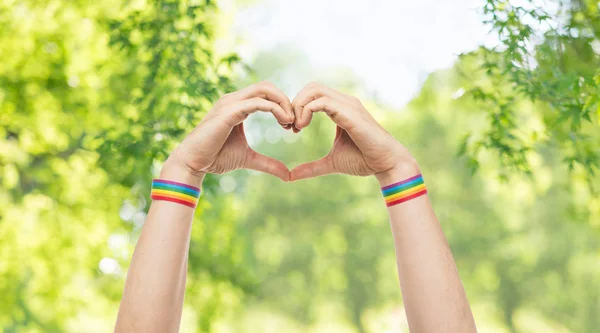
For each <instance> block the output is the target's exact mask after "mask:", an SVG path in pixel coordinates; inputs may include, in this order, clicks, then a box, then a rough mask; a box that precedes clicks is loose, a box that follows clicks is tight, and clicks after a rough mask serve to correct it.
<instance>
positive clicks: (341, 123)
mask: <svg viewBox="0 0 600 333" xmlns="http://www.w3.org/2000/svg"><path fill="white" fill-rule="evenodd" d="M292 106H293V108H294V114H295V117H296V119H295V122H294V127H295V129H294V131H296V132H298V131H300V130H301V129H303V128H305V127H306V126H308V125H309V124H310V122H311V120H312V114H313V112H319V111H323V112H325V113H326V114H327V115H328V116H329V117H330V118H331V120H333V122H335V123H336V124H337V130H336V135H335V140H334V142H333V148H332V149H331V151H330V152H329V154H327V156H325V157H323V158H322V159H320V160H317V161H313V162H310V163H305V164H302V165H299V166H298V167H296V168H294V169H293V170H292V171H291V180H299V179H304V178H312V177H317V176H322V175H327V174H331V173H344V174H349V175H354V176H369V175H375V176H376V177H377V178H378V180H379V181H380V183H382V185H388V184H389V183H392V182H396V181H399V180H402V179H400V178H402V177H405V176H406V177H410V176H414V175H415V174H418V173H419V171H418V167H417V165H416V162H415V161H414V159H413V158H412V157H411V155H410V154H409V152H408V150H407V149H406V148H405V147H404V146H403V145H402V144H400V143H399V142H398V141H397V140H396V139H394V137H393V136H392V135H391V134H389V133H388V132H387V131H386V130H385V129H384V128H383V127H382V126H381V125H380V124H379V123H378V122H377V121H376V120H375V119H374V118H373V117H372V116H371V114H369V112H368V111H367V110H366V109H365V108H364V106H363V105H362V104H361V102H360V101H359V100H358V99H357V98H356V97H353V96H349V95H345V94H342V93H340V92H338V91H336V90H333V89H331V88H328V87H325V86H323V85H320V84H317V83H311V84H309V85H307V86H306V87H305V88H304V89H302V91H300V93H298V95H297V96H296V98H294V101H293V102H292ZM384 183H385V184H384Z"/></svg>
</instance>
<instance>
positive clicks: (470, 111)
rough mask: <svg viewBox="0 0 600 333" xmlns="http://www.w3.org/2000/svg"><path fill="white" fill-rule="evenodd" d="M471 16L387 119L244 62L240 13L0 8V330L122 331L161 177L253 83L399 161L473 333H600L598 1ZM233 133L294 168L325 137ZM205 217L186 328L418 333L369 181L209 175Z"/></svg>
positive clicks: (262, 63) (295, 60)
mask: <svg viewBox="0 0 600 333" xmlns="http://www.w3.org/2000/svg"><path fill="white" fill-rule="evenodd" d="M343 4H344V2H341V1H340V2H339V6H343ZM477 4H478V7H477V13H478V15H479V17H480V19H481V21H482V22H485V27H486V29H491V31H490V35H491V36H494V41H495V42H494V43H493V45H486V46H481V47H479V48H476V49H473V50H471V51H468V52H464V53H461V54H460V55H459V56H458V57H456V58H455V59H454V60H453V61H454V64H453V65H452V66H450V67H449V68H447V69H443V70H436V71H434V72H432V73H429V75H428V76H427V77H426V80H424V81H423V82H422V85H421V87H420V91H419V92H418V93H417V94H416V95H415V96H414V97H413V98H412V99H411V100H410V102H408V103H405V104H406V105H405V106H403V107H396V106H392V105H389V103H386V102H385V101H382V100H380V99H379V98H378V97H377V95H376V94H373V93H372V91H370V90H369V89H367V88H365V87H366V85H365V83H364V82H363V80H362V79H361V76H360V75H357V74H356V73H355V72H354V71H353V69H352V68H349V67H348V66H344V65H343V64H340V65H339V66H329V67H326V68H323V67H317V66H314V65H313V64H312V63H311V62H310V61H309V60H308V57H306V56H305V55H303V51H302V50H301V49H300V48H298V47H297V46H296V45H295V44H294V43H287V44H281V43H280V44H277V45H273V46H272V47H270V48H267V49H261V50H260V51H259V52H258V53H257V54H256V55H255V56H253V57H242V56H240V55H239V52H237V51H235V50H234V49H233V48H230V47H229V46H228V45H231V44H232V43H233V44H235V43H236V38H237V37H235V36H236V35H235V33H234V31H233V30H234V29H233V28H232V27H233V25H234V23H233V22H234V21H235V15H234V13H235V12H236V11H239V10H240V8H243V9H248V8H260V7H261V6H262V2H261V1H228V2H225V1H222V2H214V1H211V0H196V1H194V0H178V1H176V0H154V1H151V0H139V1H129V0H105V1H83V0H71V1H61V0H43V1H41V0H21V1H16V0H3V1H2V2H1V3H0V330H1V331H3V332H7V333H8V332H31V333H33V332H108V331H111V330H112V327H113V325H114V321H115V317H116V312H117V308H118V304H119V300H120V297H121V292H122V288H123V285H124V279H125V275H126V272H127V267H128V265H129V260H130V257H131V254H132V251H133V248H134V246H135V243H136V240H137V237H138V235H139V232H140V228H141V226H142V225H143V223H144V218H145V212H146V210H147V208H148V205H149V198H148V194H149V184H150V180H151V179H152V177H153V176H156V175H157V173H158V171H159V170H160V166H161V163H162V162H163V161H164V160H165V158H166V157H167V156H168V154H169V152H170V151H171V150H172V149H173V148H174V147H175V146H176V144H177V143H178V142H179V141H180V140H181V139H182V138H183V137H184V136H185V134H186V133H187V132H189V131H190V130H191V129H192V128H193V127H194V125H195V124H196V123H198V121H199V120H200V119H201V118H202V116H203V115H204V114H205V113H206V111H207V110H209V109H210V107H211V103H212V102H214V101H215V100H216V99H218V97H219V96H220V95H221V94H222V93H224V92H228V91H231V90H234V89H236V88H237V87H241V86H245V85H247V84H251V83H253V82H256V81H258V80H265V79H266V80H270V81H272V82H273V83H275V84H276V85H278V86H280V87H282V88H283V89H284V90H285V91H286V92H287V93H288V94H289V95H290V98H293V96H294V95H295V93H296V92H297V91H299V89H300V88H301V87H302V85H304V84H306V83H308V82H310V81H313V80H317V81H320V82H323V83H325V84H328V85H330V86H332V87H334V88H337V89H340V90H342V91H344V92H346V93H350V94H354V95H357V96H359V97H360V98H361V99H362V100H363V102H364V104H365V106H367V108H368V109H369V110H370V111H371V112H372V113H373V114H374V116H375V117H376V118H377V119H378V120H379V121H380V122H381V123H382V124H383V125H384V127H386V128H387V129H388V130H389V131H390V132H391V133H392V134H393V135H394V136H396V138H397V139H398V140H400V141H401V142H403V143H404V144H405V145H406V146H407V147H409V149H410V150H411V151H412V153H413V154H414V155H415V156H416V158H417V160H418V161H419V162H420V165H421V167H422V170H423V174H424V176H425V178H426V180H427V183H428V188H429V191H430V197H431V199H432V201H433V203H434V206H435V210H436V212H437V214H438V216H439V218H440V221H441V223H442V225H443V228H444V231H445V233H446V235H447V237H448V240H449V242H450V245H451V247H452V251H453V253H454V256H455V258H456V261H457V264H458V266H459V271H460V274H461V278H462V280H463V282H464V285H465V288H466V291H467V294H468V297H469V299H470V301H471V304H472V306H473V310H474V314H475V317H476V321H477V324H478V327H479V331H480V332H511V333H512V332H522V333H525V332H600V242H599V240H600V196H599V194H598V187H599V185H600V182H599V180H600V179H599V177H598V174H597V172H598V166H599V163H600V160H599V154H600V150H599V148H598V147H599V143H600V126H599V121H600V72H598V68H600V67H599V65H600V39H599V38H600V16H599V13H598V11H599V3H598V1H595V0H572V1H545V2H542V1H529V0H523V1H514V2H512V1H499V0H486V1H477ZM325 9H327V8H315V9H314V10H315V11H317V10H325ZM400 17H401V16H400ZM259 19H266V18H259ZM303 22H304V23H307V22H310V21H303V20H301V19H299V20H298V22H290V24H302V23H303ZM308 24H310V23H308ZM408 33H410V34H417V36H418V35H419V30H415V31H404V32H398V34H408ZM232 36H233V37H232ZM267 38H268V36H267ZM222 41H228V42H222ZM390 42H392V43H393V42H394V41H390ZM332 47H334V43H333V42H332ZM356 47H357V48H360V47H361V45H357V46H356ZM401 47H404V46H401ZM406 47H410V45H407V46H406ZM373 53H374V54H376V53H377V52H376V51H375V50H374V51H373ZM372 61H373V62H376V61H377V59H376V57H375V56H374V57H373V59H372ZM399 65H400V64H399ZM403 66H408V67H410V64H408V65H407V64H404V65H403ZM246 132H247V133H248V136H249V141H250V142H251V144H252V146H253V147H255V148H256V149H257V150H258V151H260V152H263V153H265V154H268V155H270V156H273V157H276V158H279V159H281V160H282V161H284V163H286V164H287V165H288V166H289V167H290V168H291V167H293V166H295V165H297V164H299V163H302V162H305V161H309V160H312V159H316V158H319V157H321V156H323V155H325V154H326V153H327V151H328V150H329V148H330V145H331V141H332V140H333V136H334V126H333V124H332V123H331V121H329V119H327V118H326V117H325V116H322V115H317V116H316V117H315V120H314V121H313V123H312V125H311V126H310V127H309V128H308V129H307V130H305V131H303V132H302V133H301V134H299V135H294V134H292V133H290V132H285V131H283V130H281V129H279V128H278V127H277V124H276V122H275V121H274V120H273V119H272V118H271V117H268V116H264V115H255V116H252V117H251V118H250V119H249V120H248V123H247V125H246ZM195 219H196V220H195V222H194V227H193V231H192V241H191V247H190V257H189V258H190V263H189V275H188V284H187V292H186V298H185V302H186V305H185V308H184V315H183V324H182V329H181V331H182V332H333V333H336V332H359V333H363V332H407V331H408V328H407V323H406V319H405V316H404V311H403V307H402V299H401V295H400V291H399V285H398V281H397V274H396V267H395V261H394V251H393V243H392V238H391V235H390V230H389V226H388V222H387V214H386V210H385V207H384V205H383V201H382V198H381V196H380V194H379V191H378V186H377V183H376V182H375V180H374V179H366V178H365V179H363V178H354V177H347V176H339V175H333V176H327V177H322V178H319V179H313V180H306V181H302V182H298V183H291V184H284V183H282V182H280V181H278V180H277V179H275V178H274V177H269V176H266V175H262V174H257V173H254V172H247V171H237V172H234V173H232V174H228V175H224V176H219V177H213V176H211V177H209V178H208V179H207V180H206V181H205V184H204V194H203V197H202V200H201V203H200V205H199V209H198V210H197V213H196V217H195ZM433 315H435V314H433Z"/></svg>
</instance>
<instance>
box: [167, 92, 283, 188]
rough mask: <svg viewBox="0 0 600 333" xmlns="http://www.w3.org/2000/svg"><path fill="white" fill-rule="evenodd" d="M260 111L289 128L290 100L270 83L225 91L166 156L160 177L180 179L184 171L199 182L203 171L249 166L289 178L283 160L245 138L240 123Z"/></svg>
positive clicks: (224, 170) (245, 167)
mask: <svg viewBox="0 0 600 333" xmlns="http://www.w3.org/2000/svg"><path fill="white" fill-rule="evenodd" d="M261 110H262V111H267V112H271V113H272V114H273V115H274V116H275V119H277V121H278V122H279V124H280V125H281V126H282V127H284V128H285V129H290V128H291V127H292V124H293V122H294V113H293V111H292V107H291V104H290V101H289V99H288V98H287V96H286V95H285V94H284V93H283V92H281V91H280V90H279V89H278V88H277V87H275V86H274V85H273V84H271V83H268V82H261V83H257V84H254V85H252V86H249V87H247V88H244V89H242V90H239V91H236V92H233V93H230V94H226V95H224V96H223V97H221V99H219V101H217V103H216V104H215V105H214V107H213V108H212V110H210V111H209V112H208V114H207V115H206V116H205V117H204V119H202V121H201V122H200V124H198V126H197V127H196V128H195V129H194V130H193V131H192V133H190V134H189V135H188V136H187V137H186V138H185V140H183V142H182V143H181V144H180V145H179V147H177V149H176V150H175V151H174V152H173V153H172V154H171V156H169V158H168V160H167V162H165V166H164V167H163V172H162V173H161V177H166V178H171V177H177V178H179V179H180V180H181V179H182V176H181V173H182V172H183V173H185V174H186V176H185V177H183V178H185V180H186V181H188V182H190V181H191V182H194V183H196V185H198V183H201V182H202V178H203V177H204V174H205V173H216V174H223V173H226V172H229V171H232V170H236V169H252V170H257V171H262V172H266V173H269V174H271V175H274V176H277V177H279V178H281V179H282V180H283V181H289V170H288V168H287V167H286V166H285V165H284V164H283V163H282V162H280V161H278V160H276V159H273V158H271V157H267V156H264V155H262V154H259V153H257V152H256V151H254V150H252V149H251V148H250V147H249V146H248V142H247V141H246V137H245V135H244V125H243V123H242V122H243V121H244V120H245V119H246V118H247V117H248V115H250V114H251V113H254V112H256V111H261Z"/></svg>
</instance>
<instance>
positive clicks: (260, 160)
mask: <svg viewBox="0 0 600 333" xmlns="http://www.w3.org/2000/svg"><path fill="white" fill-rule="evenodd" d="M249 154H250V155H249V156H248V158H247V159H246V163H245V164H244V168H246V169H251V170H256V171H261V172H264V173H268V174H270V175H273V176H276V177H278V178H280V179H281V180H283V181H284V182H288V181H290V170H289V169H288V168H287V167H286V166H285V164H283V163H282V162H281V161H278V160H276V159H274V158H272V157H269V156H265V155H263V154H260V153H257V152H255V151H254V150H252V149H250V152H249Z"/></svg>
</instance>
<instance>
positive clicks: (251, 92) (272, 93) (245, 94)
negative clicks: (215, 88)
mask: <svg viewBox="0 0 600 333" xmlns="http://www.w3.org/2000/svg"><path fill="white" fill-rule="evenodd" d="M254 97H260V98H263V99H266V100H269V101H271V102H275V103H277V104H279V106H281V108H283V110H285V112H286V113H288V114H290V115H293V113H294V112H293V111H292V104H291V102H290V99H289V98H288V97H287V96H286V95H285V94H284V93H283V91H281V90H280V89H279V88H277V87H276V86H275V85H274V84H272V83H270V82H267V81H262V82H259V83H255V84H253V85H251V86H248V87H246V88H244V89H241V90H238V91H236V92H233V93H231V94H229V95H228V97H227V98H226V100H230V101H240V100H244V99H251V98H254ZM285 124H289V123H284V124H282V125H285Z"/></svg>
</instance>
